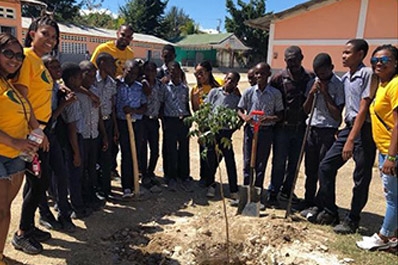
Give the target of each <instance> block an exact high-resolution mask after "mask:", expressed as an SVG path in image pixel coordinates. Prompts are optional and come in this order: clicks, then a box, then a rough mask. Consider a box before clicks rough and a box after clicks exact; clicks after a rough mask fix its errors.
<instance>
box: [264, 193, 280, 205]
mask: <svg viewBox="0 0 398 265" xmlns="http://www.w3.org/2000/svg"><path fill="white" fill-rule="evenodd" d="M267 206H269V207H270V208H278V207H279V201H278V197H277V196H276V195H272V194H269V195H268V198H267Z"/></svg>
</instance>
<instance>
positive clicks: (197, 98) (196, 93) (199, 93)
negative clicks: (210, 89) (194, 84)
mask: <svg viewBox="0 0 398 265" xmlns="http://www.w3.org/2000/svg"><path fill="white" fill-rule="evenodd" d="M202 94H203V88H201V87H199V88H198V89H195V90H194V91H193V93H192V100H193V101H194V102H200V97H201V96H202Z"/></svg>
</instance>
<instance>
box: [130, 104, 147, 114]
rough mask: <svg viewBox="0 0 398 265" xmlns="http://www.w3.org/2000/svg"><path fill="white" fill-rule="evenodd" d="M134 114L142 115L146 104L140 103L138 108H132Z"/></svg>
mask: <svg viewBox="0 0 398 265" xmlns="http://www.w3.org/2000/svg"><path fill="white" fill-rule="evenodd" d="M133 110H134V113H135V114H138V115H144V113H145V112H146V110H147V104H146V103H145V104H142V105H141V106H140V107H139V108H138V109H133Z"/></svg>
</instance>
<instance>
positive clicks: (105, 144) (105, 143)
mask: <svg viewBox="0 0 398 265" xmlns="http://www.w3.org/2000/svg"><path fill="white" fill-rule="evenodd" d="M108 147H109V143H108V138H107V137H103V138H102V152H106V151H107V150H108Z"/></svg>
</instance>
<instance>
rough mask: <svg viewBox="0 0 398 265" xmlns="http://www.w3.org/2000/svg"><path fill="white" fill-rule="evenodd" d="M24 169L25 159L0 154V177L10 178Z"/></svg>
mask: <svg viewBox="0 0 398 265" xmlns="http://www.w3.org/2000/svg"><path fill="white" fill-rule="evenodd" d="M24 170H25V161H23V160H22V159H20V158H19V157H16V158H8V157H5V156H1V155H0V179H10V177H11V176H12V175H14V174H16V173H18V172H22V171H24Z"/></svg>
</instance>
